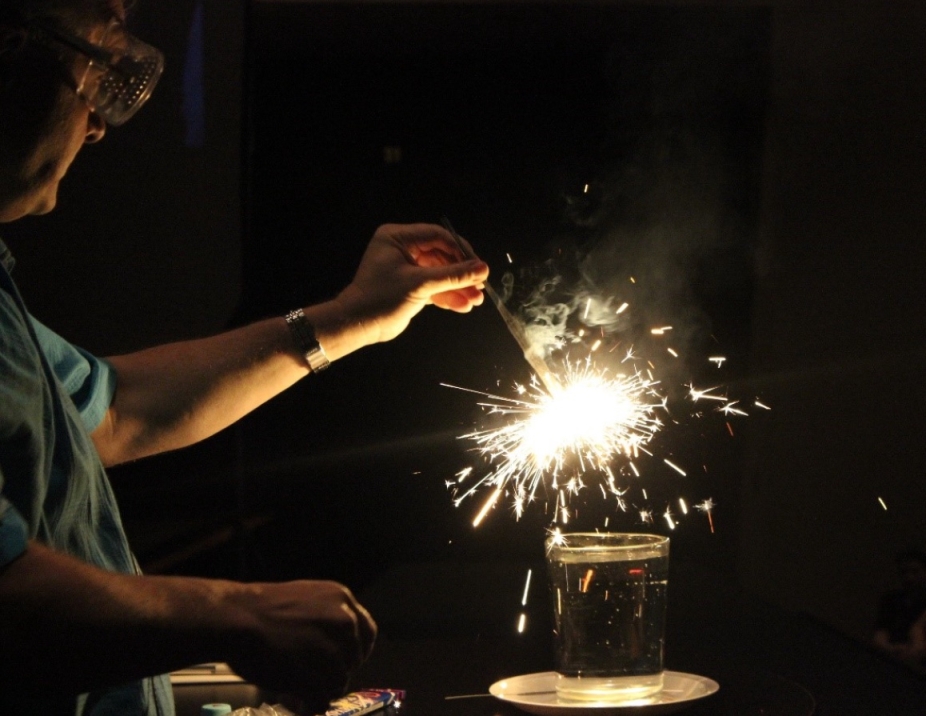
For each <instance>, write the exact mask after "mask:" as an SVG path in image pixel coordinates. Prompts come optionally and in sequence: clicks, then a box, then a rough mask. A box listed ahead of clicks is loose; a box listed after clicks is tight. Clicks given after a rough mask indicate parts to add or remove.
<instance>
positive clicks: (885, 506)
mask: <svg viewBox="0 0 926 716" xmlns="http://www.w3.org/2000/svg"><path fill="white" fill-rule="evenodd" d="M878 502H880V503H881V507H883V508H884V511H885V512H886V511H887V505H886V504H885V502H884V500H882V499H881V498H880V497H879V498H878Z"/></svg>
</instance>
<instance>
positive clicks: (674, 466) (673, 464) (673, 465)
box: [662, 458, 688, 477]
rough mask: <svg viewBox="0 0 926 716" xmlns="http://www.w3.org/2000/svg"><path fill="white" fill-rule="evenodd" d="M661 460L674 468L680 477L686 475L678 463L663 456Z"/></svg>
mask: <svg viewBox="0 0 926 716" xmlns="http://www.w3.org/2000/svg"><path fill="white" fill-rule="evenodd" d="M662 461H663V462H664V463H665V464H666V465H668V466H669V467H671V468H672V469H673V470H675V471H676V472H677V473H678V474H679V475H681V476H682V477H687V476H688V475H687V473H686V472H685V471H684V470H683V469H682V468H680V467H679V466H678V465H676V464H675V463H674V462H672V461H671V460H667V459H665V458H663V459H662Z"/></svg>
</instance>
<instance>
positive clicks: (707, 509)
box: [695, 497, 714, 534]
mask: <svg viewBox="0 0 926 716" xmlns="http://www.w3.org/2000/svg"><path fill="white" fill-rule="evenodd" d="M695 509H696V510H700V511H701V512H703V513H705V514H706V515H707V521H708V523H709V524H710V526H711V534H714V517H713V515H712V512H713V510H714V500H713V499H711V498H710V497H708V498H707V499H706V500H704V502H702V503H700V504H698V505H695Z"/></svg>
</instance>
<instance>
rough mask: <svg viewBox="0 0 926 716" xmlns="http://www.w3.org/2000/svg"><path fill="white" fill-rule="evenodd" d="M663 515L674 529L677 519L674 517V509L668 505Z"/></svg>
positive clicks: (671, 528)
mask: <svg viewBox="0 0 926 716" xmlns="http://www.w3.org/2000/svg"><path fill="white" fill-rule="evenodd" d="M662 516H663V517H664V518H665V520H666V522H667V523H668V525H669V529H670V530H674V529H675V520H673V519H672V511H671V510H670V509H669V508H668V507H666V511H665V513H664V514H663V515H662Z"/></svg>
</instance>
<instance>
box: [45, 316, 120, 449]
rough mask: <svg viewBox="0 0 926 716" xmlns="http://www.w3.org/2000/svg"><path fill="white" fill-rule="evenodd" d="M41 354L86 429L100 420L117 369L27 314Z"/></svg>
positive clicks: (113, 387)
mask: <svg viewBox="0 0 926 716" xmlns="http://www.w3.org/2000/svg"><path fill="white" fill-rule="evenodd" d="M29 319H30V320H31V321H32V326H33V328H34V329H35V335H36V337H37V338H38V339H39V345H40V346H41V348H42V353H44V354H45V357H46V359H47V360H48V362H49V363H50V364H51V367H52V370H53V371H54V372H55V375H56V376H57V377H58V380H59V381H60V382H61V385H63V386H64V389H65V390H66V391H67V392H68V394H69V395H70V396H71V400H73V401H74V405H76V406H77V410H78V411H79V412H80V417H81V419H82V420H83V422H84V426H85V427H86V428H87V431H88V432H93V431H94V430H95V429H96V427H97V426H98V425H99V424H100V423H101V422H102V421H103V417H104V416H105V415H106V411H107V410H109V406H110V404H112V401H113V396H114V395H115V394H116V370H115V368H113V366H112V365H111V364H110V363H109V362H108V361H106V360H104V359H102V358H97V357H96V356H94V355H93V354H91V353H88V352H87V351H85V350H84V349H83V348H78V347H77V346H75V345H73V344H72V343H69V342H68V341H66V340H65V339H64V338H62V337H61V336H59V335H58V334H57V333H55V332H54V331H52V330H51V329H50V328H48V327H47V326H46V325H44V324H43V323H41V322H40V321H38V320H36V319H35V318H34V317H33V316H29Z"/></svg>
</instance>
